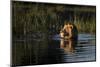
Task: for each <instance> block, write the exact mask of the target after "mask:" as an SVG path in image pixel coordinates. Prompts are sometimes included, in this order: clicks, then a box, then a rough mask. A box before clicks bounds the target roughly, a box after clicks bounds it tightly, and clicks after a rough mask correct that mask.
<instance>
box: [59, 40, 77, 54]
mask: <svg viewBox="0 0 100 67" xmlns="http://www.w3.org/2000/svg"><path fill="white" fill-rule="evenodd" d="M76 45H77V40H75V41H73V40H71V39H69V40H65V39H61V40H60V48H61V49H63V50H64V53H67V54H73V53H74V52H75V46H76Z"/></svg>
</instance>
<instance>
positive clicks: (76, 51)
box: [12, 34, 96, 66]
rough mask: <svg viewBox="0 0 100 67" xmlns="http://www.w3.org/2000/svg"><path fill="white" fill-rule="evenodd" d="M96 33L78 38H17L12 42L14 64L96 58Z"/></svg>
mask: <svg viewBox="0 0 100 67" xmlns="http://www.w3.org/2000/svg"><path fill="white" fill-rule="evenodd" d="M95 40H96V39H95V35H91V34H79V35H78V40H77V41H76V40H73V41H72V40H63V39H60V38H59V35H55V36H53V38H51V39H46V38H44V39H42V40H41V39H36V40H35V39H33V40H32V39H26V40H15V41H13V43H12V65H14V66H18V65H20V66H23V65H24V66H25V65H40V64H57V63H72V62H83V61H95V60H96V56H95V55H96V43H95Z"/></svg>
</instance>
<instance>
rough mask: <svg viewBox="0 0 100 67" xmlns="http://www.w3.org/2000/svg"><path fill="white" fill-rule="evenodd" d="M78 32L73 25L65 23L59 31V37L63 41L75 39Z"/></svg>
mask: <svg viewBox="0 0 100 67" xmlns="http://www.w3.org/2000/svg"><path fill="white" fill-rule="evenodd" d="M77 36H78V30H77V28H76V26H75V25H74V24H73V23H70V22H68V23H65V24H64V27H63V28H62V29H61V30H60V37H61V38H64V39H77Z"/></svg>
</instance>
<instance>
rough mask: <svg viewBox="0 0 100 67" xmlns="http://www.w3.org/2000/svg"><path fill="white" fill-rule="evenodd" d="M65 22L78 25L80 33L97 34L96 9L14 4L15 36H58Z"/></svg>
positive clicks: (30, 3)
mask: <svg viewBox="0 0 100 67" xmlns="http://www.w3.org/2000/svg"><path fill="white" fill-rule="evenodd" d="M64 21H67V22H72V23H74V24H75V25H76V27H77V29H78V32H79V33H94V34H95V33H96V7H95V6H82V5H81V6H80V5H66V4H64V5H63V4H50V3H37V2H20V1H13V2H12V32H13V35H18V34H23V35H26V34H30V33H40V34H41V33H46V34H50V35H52V34H58V33H59V31H60V30H61V28H62V27H63V26H64Z"/></svg>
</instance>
